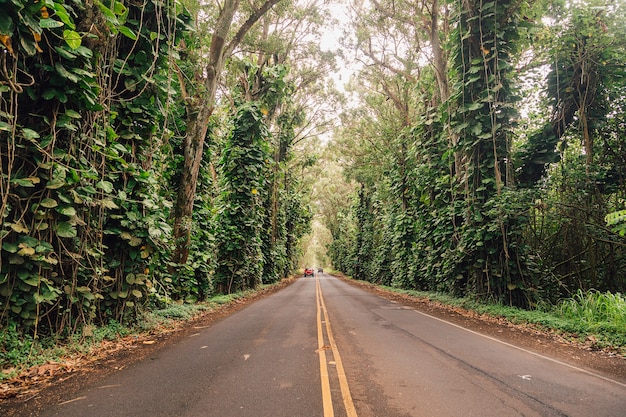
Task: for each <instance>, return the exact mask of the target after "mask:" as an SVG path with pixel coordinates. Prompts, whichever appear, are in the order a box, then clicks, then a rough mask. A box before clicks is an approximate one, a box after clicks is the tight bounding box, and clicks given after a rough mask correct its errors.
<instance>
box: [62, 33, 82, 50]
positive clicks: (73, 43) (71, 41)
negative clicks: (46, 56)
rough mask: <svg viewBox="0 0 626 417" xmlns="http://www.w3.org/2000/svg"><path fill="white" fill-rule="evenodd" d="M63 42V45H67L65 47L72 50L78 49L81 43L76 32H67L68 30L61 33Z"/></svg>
mask: <svg viewBox="0 0 626 417" xmlns="http://www.w3.org/2000/svg"><path fill="white" fill-rule="evenodd" d="M63 40H65V43H67V46H69V47H70V48H72V49H78V47H79V46H80V44H81V43H82V39H81V37H80V34H79V33H78V32H76V31H73V30H69V29H66V30H64V31H63Z"/></svg>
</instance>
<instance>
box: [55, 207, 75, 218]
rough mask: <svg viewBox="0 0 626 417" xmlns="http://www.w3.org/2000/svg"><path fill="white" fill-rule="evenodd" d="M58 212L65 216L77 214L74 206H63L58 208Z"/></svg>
mask: <svg viewBox="0 0 626 417" xmlns="http://www.w3.org/2000/svg"><path fill="white" fill-rule="evenodd" d="M57 213H60V214H62V215H64V216H69V217H72V216H75V215H76V209H75V208H74V207H72V206H63V207H59V208H58V209H57Z"/></svg>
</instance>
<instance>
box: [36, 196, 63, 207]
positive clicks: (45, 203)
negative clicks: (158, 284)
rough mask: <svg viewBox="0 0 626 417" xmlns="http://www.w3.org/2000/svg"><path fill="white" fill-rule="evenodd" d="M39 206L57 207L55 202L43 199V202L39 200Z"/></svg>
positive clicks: (50, 199)
mask: <svg viewBox="0 0 626 417" xmlns="http://www.w3.org/2000/svg"><path fill="white" fill-rule="evenodd" d="M40 204H41V205H42V206H44V207H45V208H54V207H56V206H58V205H59V203H57V201H56V200H54V199H52V198H44V199H43V200H41V203H40Z"/></svg>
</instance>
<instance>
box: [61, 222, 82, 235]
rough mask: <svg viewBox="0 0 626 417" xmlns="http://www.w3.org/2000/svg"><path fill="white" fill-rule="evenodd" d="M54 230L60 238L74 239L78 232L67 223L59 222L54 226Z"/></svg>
mask: <svg viewBox="0 0 626 417" xmlns="http://www.w3.org/2000/svg"><path fill="white" fill-rule="evenodd" d="M55 230H56V232H57V235H59V236H60V237H68V238H69V237H76V236H77V235H78V232H77V231H76V228H75V227H74V226H72V225H71V224H70V223H68V222H61V223H59V224H57V225H56V227H55Z"/></svg>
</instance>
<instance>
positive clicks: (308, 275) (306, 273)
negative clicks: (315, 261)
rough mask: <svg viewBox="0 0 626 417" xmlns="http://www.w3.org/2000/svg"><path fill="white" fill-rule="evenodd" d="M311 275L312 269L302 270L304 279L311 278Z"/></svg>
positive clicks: (312, 273)
mask: <svg viewBox="0 0 626 417" xmlns="http://www.w3.org/2000/svg"><path fill="white" fill-rule="evenodd" d="M313 275H314V271H313V268H306V269H305V270H304V276H305V277H312V276H313Z"/></svg>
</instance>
